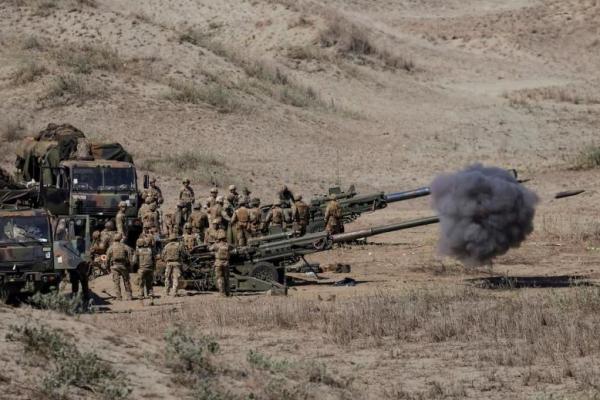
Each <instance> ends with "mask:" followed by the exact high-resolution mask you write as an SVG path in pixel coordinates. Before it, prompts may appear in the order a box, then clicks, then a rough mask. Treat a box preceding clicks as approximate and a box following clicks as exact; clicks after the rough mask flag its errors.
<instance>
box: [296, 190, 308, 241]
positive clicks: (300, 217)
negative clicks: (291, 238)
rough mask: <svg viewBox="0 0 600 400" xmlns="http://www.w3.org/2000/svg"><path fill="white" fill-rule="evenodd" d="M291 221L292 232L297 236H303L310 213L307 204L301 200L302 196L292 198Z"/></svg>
mask: <svg viewBox="0 0 600 400" xmlns="http://www.w3.org/2000/svg"><path fill="white" fill-rule="evenodd" d="M292 221H293V229H294V232H296V234H297V235H299V236H303V235H304V234H305V233H306V227H307V226H308V223H309V221H310V212H309V208H308V204H306V203H305V202H304V201H303V200H302V195H299V194H298V195H296V196H294V206H293V207H292Z"/></svg>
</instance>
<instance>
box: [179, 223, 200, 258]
mask: <svg viewBox="0 0 600 400" xmlns="http://www.w3.org/2000/svg"><path fill="white" fill-rule="evenodd" d="M182 241H183V244H184V246H185V248H186V250H187V251H188V253H189V252H191V251H192V250H193V249H194V247H196V246H197V245H198V236H197V235H196V234H194V233H193V232H192V224H190V223H189V222H186V223H185V225H184V226H183V238H182Z"/></svg>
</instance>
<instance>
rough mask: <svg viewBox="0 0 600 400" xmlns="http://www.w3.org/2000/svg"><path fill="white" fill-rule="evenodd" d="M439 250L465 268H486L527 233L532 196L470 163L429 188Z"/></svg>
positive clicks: (504, 174) (504, 176)
mask: <svg viewBox="0 0 600 400" xmlns="http://www.w3.org/2000/svg"><path fill="white" fill-rule="evenodd" d="M431 194H432V197H433V207H434V208H435V209H436V210H437V212H438V213H439V217H440V227H441V238H440V242H439V251H440V253H441V254H443V255H448V256H451V257H454V258H457V259H458V260H460V261H462V262H463V263H464V264H465V265H469V266H475V265H483V264H490V263H491V261H492V259H493V258H494V257H496V256H499V255H502V254H504V253H506V252H507V251H508V250H509V249H510V248H512V247H518V246H519V245H520V244H521V242H522V241H523V240H524V239H525V238H526V237H527V235H529V234H530V233H531V232H532V231H533V217H534V215H535V205H536V203H537V202H538V197H537V195H536V194H535V193H534V192H532V191H531V190H529V189H527V188H525V187H524V186H523V185H521V184H520V183H519V182H518V181H517V180H516V178H515V177H514V176H513V175H512V174H511V173H510V172H508V171H507V170H504V169H501V168H495V167H484V166H483V165H481V164H474V165H471V166H469V167H467V168H466V169H464V170H463V171H460V172H457V173H453V174H444V175H439V176H438V177H436V178H435V180H434V181H433V183H432V184H431Z"/></svg>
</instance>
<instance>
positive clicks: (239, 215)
mask: <svg viewBox="0 0 600 400" xmlns="http://www.w3.org/2000/svg"><path fill="white" fill-rule="evenodd" d="M231 226H232V227H233V231H234V234H235V244H236V246H246V244H247V243H248V236H249V234H248V231H249V230H250V210H248V209H247V208H246V204H245V203H241V205H240V207H239V208H238V209H237V210H235V212H234V213H233V217H232V218H231Z"/></svg>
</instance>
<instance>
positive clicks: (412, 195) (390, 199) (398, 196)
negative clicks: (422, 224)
mask: <svg viewBox="0 0 600 400" xmlns="http://www.w3.org/2000/svg"><path fill="white" fill-rule="evenodd" d="M430 194H431V188H429V187H422V188H419V189H414V190H407V191H405V192H396V193H390V194H387V195H385V201H386V202H387V203H394V202H396V201H403V200H410V199H416V198H417V197H423V196H429V195H430Z"/></svg>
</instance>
